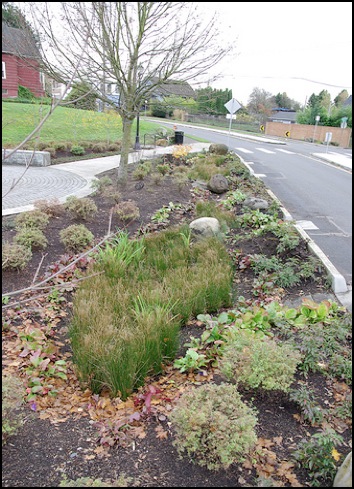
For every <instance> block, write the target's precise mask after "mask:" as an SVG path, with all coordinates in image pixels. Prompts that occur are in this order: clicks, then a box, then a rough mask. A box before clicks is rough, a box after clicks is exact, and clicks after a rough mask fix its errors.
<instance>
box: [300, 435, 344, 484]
mask: <svg viewBox="0 0 354 489" xmlns="http://www.w3.org/2000/svg"><path fill="white" fill-rule="evenodd" d="M342 443H343V437H342V436H341V435H339V434H338V433H336V432H335V431H334V430H333V429H332V428H325V429H324V430H322V431H320V432H318V433H315V434H314V435H312V436H311V438H310V439H309V440H308V441H306V440H302V441H301V442H300V444H299V447H298V449H297V450H296V451H295V452H294V457H295V459H296V460H297V461H298V462H299V464H300V465H301V467H303V468H304V469H307V470H309V475H310V477H311V482H310V484H311V485H312V486H317V487H323V486H322V485H321V481H320V479H321V478H324V479H327V478H330V479H331V480H333V478H334V476H335V474H336V471H337V466H336V463H335V458H334V453H335V451H336V450H335V448H336V446H338V445H341V444H342Z"/></svg>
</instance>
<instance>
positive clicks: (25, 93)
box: [17, 85, 35, 100]
mask: <svg viewBox="0 0 354 489" xmlns="http://www.w3.org/2000/svg"><path fill="white" fill-rule="evenodd" d="M17 93H18V95H17V96H18V98H20V99H22V100H33V99H34V98H35V95H34V94H33V93H32V92H31V90H30V89H29V88H27V87H24V86H22V85H19V86H18V92H17Z"/></svg>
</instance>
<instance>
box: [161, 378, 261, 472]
mask: <svg viewBox="0 0 354 489" xmlns="http://www.w3.org/2000/svg"><path fill="white" fill-rule="evenodd" d="M170 420H171V422H172V426H173V428H174V430H175V432H176V439H175V441H174V445H175V446H176V447H177V450H178V452H179V453H180V454H181V455H182V454H184V453H185V452H186V453H187V455H188V456H189V457H190V458H191V459H192V460H195V461H196V462H197V463H198V464H199V465H201V466H206V467H207V468H208V469H210V470H218V469H221V468H223V469H227V468H228V467H229V466H230V465H231V464H232V463H234V462H238V463H239V462H243V461H244V460H245V458H246V456H247V455H248V454H249V453H250V452H251V451H252V450H253V448H254V447H255V444H256V441H257V436H256V433H255V429H254V428H255V426H256V424H257V418H256V415H255V411H254V410H253V409H251V408H250V407H248V406H247V405H246V404H245V403H244V402H243V401H242V399H241V396H240V394H239V393H238V392H237V388H236V387H235V386H234V385H227V384H221V385H215V384H206V385H203V386H201V387H199V388H196V389H194V390H193V391H191V392H187V393H184V394H183V395H182V396H181V397H180V399H179V400H178V401H177V404H176V406H175V408H174V410H173V411H172V413H171V415H170Z"/></svg>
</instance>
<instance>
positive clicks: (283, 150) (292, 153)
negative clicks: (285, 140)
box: [277, 148, 296, 155]
mask: <svg viewBox="0 0 354 489" xmlns="http://www.w3.org/2000/svg"><path fill="white" fill-rule="evenodd" d="M277 151H281V152H282V153H286V154H287V155H296V153H294V151H288V150H287V149H280V148H277Z"/></svg>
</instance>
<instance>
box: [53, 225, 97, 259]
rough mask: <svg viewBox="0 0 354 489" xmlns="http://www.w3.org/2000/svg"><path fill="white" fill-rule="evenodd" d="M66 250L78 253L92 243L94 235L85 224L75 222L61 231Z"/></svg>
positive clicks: (61, 239)
mask: <svg viewBox="0 0 354 489" xmlns="http://www.w3.org/2000/svg"><path fill="white" fill-rule="evenodd" d="M59 235H60V241H61V243H63V245H64V246H65V249H66V251H68V252H74V253H78V252H80V251H82V250H83V249H85V248H86V247H87V246H88V245H89V244H91V243H92V241H93V239H94V235H93V234H92V233H91V231H90V230H89V229H87V227H86V226H84V225H83V224H73V225H72V226H69V227H67V228H65V229H63V230H62V231H60V233H59Z"/></svg>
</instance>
